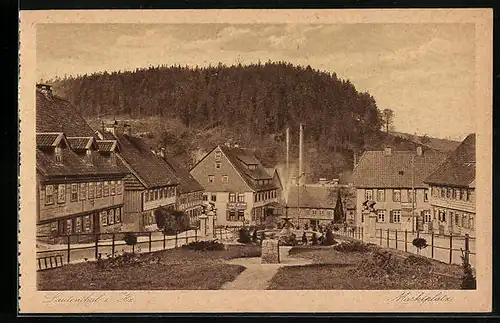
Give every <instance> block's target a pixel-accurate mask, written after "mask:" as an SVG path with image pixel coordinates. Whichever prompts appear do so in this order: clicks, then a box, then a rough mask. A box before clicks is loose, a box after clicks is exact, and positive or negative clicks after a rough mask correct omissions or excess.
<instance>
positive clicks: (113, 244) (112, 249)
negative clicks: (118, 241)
mask: <svg viewBox="0 0 500 323" xmlns="http://www.w3.org/2000/svg"><path fill="white" fill-rule="evenodd" d="M111 257H113V258H114V257H115V234H114V233H113V240H112V241H111Z"/></svg>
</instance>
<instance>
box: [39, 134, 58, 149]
mask: <svg viewBox="0 0 500 323" xmlns="http://www.w3.org/2000/svg"><path fill="white" fill-rule="evenodd" d="M62 137H64V134H63V133H62V132H50V133H37V134H36V146H37V147H55V146H57V145H58V144H59V142H60V141H61V140H62Z"/></svg>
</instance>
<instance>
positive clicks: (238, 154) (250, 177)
mask: <svg viewBox="0 0 500 323" xmlns="http://www.w3.org/2000/svg"><path fill="white" fill-rule="evenodd" d="M219 148H220V149H221V151H222V152H223V153H224V155H226V157H227V158H228V159H229V161H230V162H231V164H232V165H233V166H234V168H235V169H236V171H237V172H238V173H239V174H240V175H241V177H242V178H243V179H244V180H245V182H246V183H247V185H248V186H250V188H252V189H254V190H264V189H274V188H277V187H276V185H275V184H274V183H273V182H272V179H273V177H272V176H271V175H269V174H268V173H267V171H266V169H265V168H264V166H262V164H261V163H260V162H259V160H258V159H257V158H256V157H255V155H254V154H253V152H252V151H251V150H250V149H244V148H239V147H238V148H236V147H227V146H219ZM248 165H256V167H255V169H249V168H248ZM265 179H269V180H271V182H270V183H269V184H267V185H258V184H257V183H256V182H255V180H265Z"/></svg>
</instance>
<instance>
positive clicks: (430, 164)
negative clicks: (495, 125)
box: [33, 23, 476, 291]
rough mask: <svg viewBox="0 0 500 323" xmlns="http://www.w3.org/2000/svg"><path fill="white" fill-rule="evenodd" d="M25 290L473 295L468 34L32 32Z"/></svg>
mask: <svg viewBox="0 0 500 323" xmlns="http://www.w3.org/2000/svg"><path fill="white" fill-rule="evenodd" d="M36 28H37V37H36V56H37V57H36V60H37V80H38V82H37V84H36V86H35V84H33V87H34V88H33V91H36V194H37V200H36V206H37V209H36V231H37V233H36V234H37V237H36V258H37V259H36V264H37V285H38V286H37V288H38V290H43V291H54V290H60V291H64V290H73V291H81V290H401V289H409V290H421V289H427V290H437V289H442V290H459V289H475V288H476V277H475V275H476V268H475V255H476V247H475V246H476V232H475V227H476V225H475V223H476V218H475V213H476V212H475V209H476V193H475V177H476V167H475V164H476V142H475V141H476V136H475V133H476V129H475V123H474V120H475V116H474V111H475V108H474V106H475V102H476V101H475V91H474V88H475V87H474V73H475V47H474V46H475V45H474V40H475V34H474V32H475V31H474V24H467V23H464V24H460V23H454V24H426V23H422V24H401V23H398V24H382V23H377V24H344V25H343V24H330V25H328V24H307V25H306V24H222V23H221V24H216V23H213V24H196V23H190V24H177V25H174V24H96V23H93V24H38V25H37V27H36Z"/></svg>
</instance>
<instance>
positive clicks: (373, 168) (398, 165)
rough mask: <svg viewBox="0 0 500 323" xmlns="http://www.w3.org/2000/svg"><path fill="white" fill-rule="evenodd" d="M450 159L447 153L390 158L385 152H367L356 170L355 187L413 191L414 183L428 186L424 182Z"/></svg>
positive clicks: (411, 153) (404, 153)
mask: <svg viewBox="0 0 500 323" xmlns="http://www.w3.org/2000/svg"><path fill="white" fill-rule="evenodd" d="M446 156H447V155H446V153H443V152H437V151H431V150H428V151H424V153H423V155H422V156H417V154H416V152H414V151H392V153H391V154H390V155H386V154H385V153H384V151H365V152H364V153H363V155H362V156H361V158H360V160H359V163H358V165H357V166H356V167H355V168H354V171H353V182H354V186H356V187H373V188H377V187H380V188H390V187H403V188H405V187H406V188H409V187H412V183H413V185H414V186H415V187H426V185H425V184H424V182H423V180H424V179H425V178H426V177H427V176H429V174H431V173H432V172H433V171H434V170H435V169H436V168H437V167H438V166H439V165H440V164H441V163H442V162H443V161H444V160H445V158H446ZM413 158H414V168H413V172H412V167H411V164H412V162H411V161H412V159H413ZM412 173H413V176H412ZM412 177H413V181H412Z"/></svg>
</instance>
